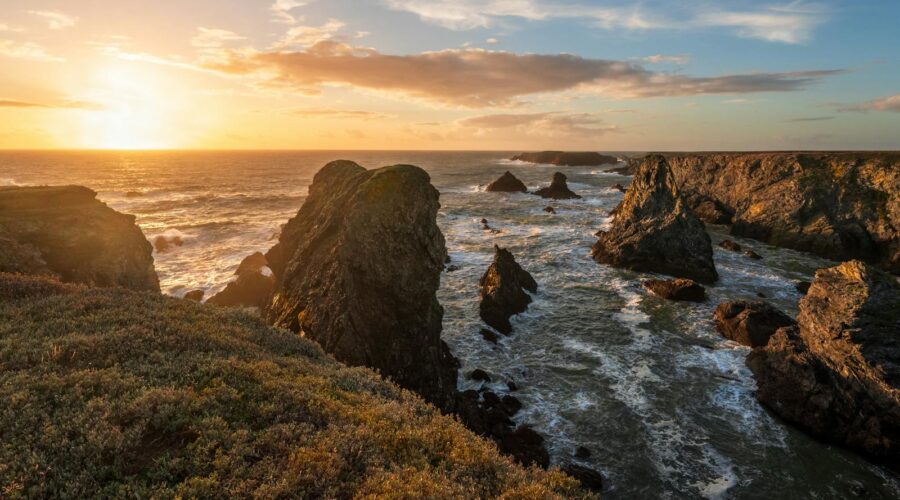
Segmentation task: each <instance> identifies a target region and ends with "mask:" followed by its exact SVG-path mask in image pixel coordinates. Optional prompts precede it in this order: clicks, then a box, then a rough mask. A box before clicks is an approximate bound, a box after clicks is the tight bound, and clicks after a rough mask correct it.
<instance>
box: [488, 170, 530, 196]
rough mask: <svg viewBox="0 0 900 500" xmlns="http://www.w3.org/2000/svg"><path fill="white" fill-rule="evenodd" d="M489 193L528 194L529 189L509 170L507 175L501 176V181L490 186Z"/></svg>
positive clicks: (498, 180)
mask: <svg viewBox="0 0 900 500" xmlns="http://www.w3.org/2000/svg"><path fill="white" fill-rule="evenodd" d="M487 190H488V191H491V192H502V193H527V192H528V188H527V187H525V184H524V183H523V182H522V181H520V180H519V179H517V178H516V176H515V175H513V174H511V173H510V172H509V171H508V170H507V171H506V173H505V174H503V175H501V176H500V178H499V179H497V180H495V181H494V182H492V183H490V184H488V187H487Z"/></svg>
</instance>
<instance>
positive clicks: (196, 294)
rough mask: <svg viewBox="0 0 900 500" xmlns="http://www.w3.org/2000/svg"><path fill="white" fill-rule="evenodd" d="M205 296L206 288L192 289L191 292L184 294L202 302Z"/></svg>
mask: <svg viewBox="0 0 900 500" xmlns="http://www.w3.org/2000/svg"><path fill="white" fill-rule="evenodd" d="M204 296H206V290H191V291H190V292H188V293H186V294H184V299H185V300H191V301H194V302H201V301H202V300H203V297H204Z"/></svg>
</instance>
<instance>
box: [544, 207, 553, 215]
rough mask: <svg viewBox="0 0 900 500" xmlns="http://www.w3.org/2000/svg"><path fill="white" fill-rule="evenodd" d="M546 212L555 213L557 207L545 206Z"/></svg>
mask: <svg viewBox="0 0 900 500" xmlns="http://www.w3.org/2000/svg"><path fill="white" fill-rule="evenodd" d="M544 212H547V213H548V214H555V213H556V209H555V208H553V207H549V206H548V207H544Z"/></svg>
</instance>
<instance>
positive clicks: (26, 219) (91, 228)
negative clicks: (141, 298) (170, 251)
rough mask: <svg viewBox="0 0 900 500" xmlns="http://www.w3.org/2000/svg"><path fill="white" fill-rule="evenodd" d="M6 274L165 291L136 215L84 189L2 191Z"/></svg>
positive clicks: (1, 264)
mask: <svg viewBox="0 0 900 500" xmlns="http://www.w3.org/2000/svg"><path fill="white" fill-rule="evenodd" d="M0 248H2V251H0V272H15V273H23V274H34V275H47V276H53V277H57V278H59V279H60V280H61V281H64V282H70V283H83V284H86V285H91V286H101V287H107V286H121V287H124V288H130V289H132V290H153V291H159V279H158V278H157V276H156V270H155V269H154V267H153V247H152V246H151V245H150V242H148V241H147V238H146V237H145V236H144V233H143V232H142V231H141V229H140V228H139V227H138V226H137V224H135V218H134V216H132V215H125V214H121V213H119V212H116V211H115V210H113V209H112V208H109V207H108V206H107V205H106V204H105V203H103V202H101V201H99V200H97V193H96V192H94V191H92V190H90V189H88V188H86V187H81V186H43V187H4V188H0Z"/></svg>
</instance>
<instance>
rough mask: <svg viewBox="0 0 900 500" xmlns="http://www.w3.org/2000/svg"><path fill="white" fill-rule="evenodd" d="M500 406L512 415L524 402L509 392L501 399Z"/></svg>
mask: <svg viewBox="0 0 900 500" xmlns="http://www.w3.org/2000/svg"><path fill="white" fill-rule="evenodd" d="M500 406H501V408H502V409H503V411H504V413H506V414H507V415H509V416H511V417H512V416H513V415H515V414H516V413H519V410H521V409H522V402H521V401H519V398H517V397H515V396H510V395H509V394H507V395H506V396H503V397H502V398H501V399H500Z"/></svg>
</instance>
